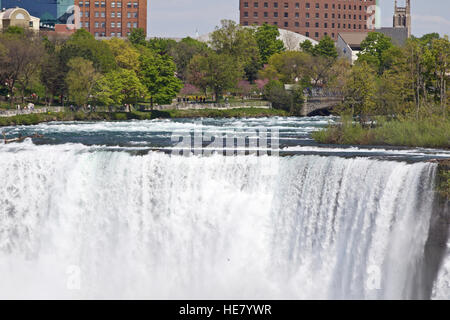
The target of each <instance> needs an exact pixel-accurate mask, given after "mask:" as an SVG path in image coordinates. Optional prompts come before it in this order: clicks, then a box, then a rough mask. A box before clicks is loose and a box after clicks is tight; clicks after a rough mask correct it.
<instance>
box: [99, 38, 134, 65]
mask: <svg viewBox="0 0 450 320" xmlns="http://www.w3.org/2000/svg"><path fill="white" fill-rule="evenodd" d="M105 42H106V43H107V44H108V46H109V48H110V50H111V52H112V54H113V55H114V58H115V60H116V64H117V65H118V66H119V68H123V69H129V70H134V71H138V69H139V56H140V53H139V51H138V50H137V49H136V48H135V47H134V46H133V45H132V44H131V42H129V41H125V40H122V39H119V38H112V39H111V40H106V41H105Z"/></svg>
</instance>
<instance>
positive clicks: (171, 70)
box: [138, 49, 183, 104]
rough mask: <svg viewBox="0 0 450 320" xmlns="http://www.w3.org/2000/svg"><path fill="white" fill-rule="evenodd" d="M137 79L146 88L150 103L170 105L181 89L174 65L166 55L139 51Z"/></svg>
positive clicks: (181, 85)
mask: <svg viewBox="0 0 450 320" xmlns="http://www.w3.org/2000/svg"><path fill="white" fill-rule="evenodd" d="M139 62H140V69H139V72H138V75H139V79H140V80H141V82H142V84H143V85H144V86H145V87H146V88H147V91H148V94H149V95H150V98H151V99H152V102H156V103H158V104H170V103H172V99H173V98H175V97H176V96H177V94H178V93H179V92H180V89H181V88H182V87H183V84H182V82H181V81H180V79H178V78H177V77H176V76H175V72H176V65H175V63H174V62H173V61H172V58H171V57H169V56H168V55H159V54H156V53H154V52H153V51H151V50H148V49H142V50H141V56H140V57H139Z"/></svg>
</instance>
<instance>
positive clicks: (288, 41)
mask: <svg viewBox="0 0 450 320" xmlns="http://www.w3.org/2000/svg"><path fill="white" fill-rule="evenodd" d="M246 28H255V27H253V26H248V27H246ZM278 31H279V32H280V36H279V37H278V39H279V40H282V41H283V43H284V47H285V48H286V49H287V50H289V51H299V50H300V44H301V43H303V42H305V41H306V40H309V41H311V43H312V44H313V45H316V44H318V42H317V41H316V40H314V39H311V38H308V37H306V36H304V35H302V34H299V33H297V32H292V31H289V30H286V29H278ZM211 33H212V32H211ZM211 33H207V34H204V35H201V36H199V37H197V40H198V41H201V42H209V41H210V40H211Z"/></svg>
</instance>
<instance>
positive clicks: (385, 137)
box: [312, 117, 450, 149]
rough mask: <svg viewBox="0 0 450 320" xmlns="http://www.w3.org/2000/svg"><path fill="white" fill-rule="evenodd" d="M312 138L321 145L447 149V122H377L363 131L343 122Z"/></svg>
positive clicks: (449, 135) (449, 128)
mask: <svg viewBox="0 0 450 320" xmlns="http://www.w3.org/2000/svg"><path fill="white" fill-rule="evenodd" d="M312 137H313V138H314V140H316V141H317V142H319V143H323V144H341V145H374V146H375V145H388V146H406V147H424V148H442V149H450V121H449V120H443V119H441V118H437V117H436V118H430V119H426V120H419V121H417V120H411V119H405V120H396V121H384V120H382V119H378V123H377V125H376V126H374V127H371V126H367V127H363V126H362V125H361V124H360V123H355V122H353V121H351V120H350V119H344V120H343V121H342V123H340V124H337V125H336V124H333V125H330V126H329V127H328V128H326V129H325V130H322V131H318V132H314V133H313V134H312Z"/></svg>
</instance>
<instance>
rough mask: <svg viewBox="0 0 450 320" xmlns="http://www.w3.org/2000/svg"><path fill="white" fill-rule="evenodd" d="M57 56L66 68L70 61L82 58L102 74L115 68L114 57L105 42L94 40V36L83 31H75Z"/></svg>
mask: <svg viewBox="0 0 450 320" xmlns="http://www.w3.org/2000/svg"><path fill="white" fill-rule="evenodd" d="M59 54H60V58H61V60H62V62H63V64H64V65H66V66H67V63H68V62H69V61H70V59H72V58H75V57H82V58H84V59H86V60H90V61H92V63H93V64H94V67H95V69H96V70H99V71H100V72H102V73H107V72H109V71H111V70H113V69H115V68H117V64H116V60H115V57H114V55H113V53H112V51H111V49H110V47H109V46H108V44H107V43H106V42H105V41H100V40H95V38H94V36H93V35H91V34H90V33H89V32H87V31H86V30H84V29H79V30H77V31H76V32H75V33H74V34H73V35H72V36H71V37H70V38H69V40H67V41H66V42H65V43H64V45H63V46H62V48H61V51H60V53H59ZM67 71H68V67H66V72H67Z"/></svg>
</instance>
